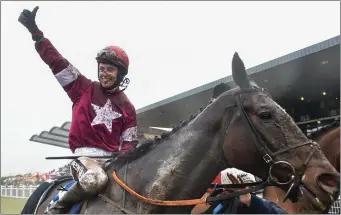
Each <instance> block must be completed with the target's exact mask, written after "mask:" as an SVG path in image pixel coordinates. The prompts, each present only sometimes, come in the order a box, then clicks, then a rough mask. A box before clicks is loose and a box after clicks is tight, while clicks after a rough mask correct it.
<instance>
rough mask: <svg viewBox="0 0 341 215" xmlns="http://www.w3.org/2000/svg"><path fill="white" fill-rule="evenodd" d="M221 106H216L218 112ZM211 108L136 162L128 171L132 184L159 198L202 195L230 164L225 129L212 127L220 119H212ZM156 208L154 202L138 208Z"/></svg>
mask: <svg viewBox="0 0 341 215" xmlns="http://www.w3.org/2000/svg"><path fill="white" fill-rule="evenodd" d="M218 110H219V109H218ZM218 110H217V109H214V111H215V112H217V111H218ZM219 111H221V112H222V113H221V115H220V120H221V116H222V115H223V108H221V109H220V110H219ZM210 112H212V110H206V113H204V112H203V113H202V114H200V115H199V116H198V117H197V118H196V119H195V120H194V121H192V122H190V123H189V124H188V126H186V127H185V128H183V129H181V130H180V131H178V132H177V133H175V134H173V135H172V136H170V137H169V138H167V139H165V140H163V141H162V142H161V143H160V144H159V145H158V146H157V147H155V148H154V149H153V150H151V151H149V152H148V153H147V154H146V155H144V156H143V157H141V158H139V159H138V160H136V161H134V162H132V163H131V166H133V167H134V168H132V169H131V170H130V173H129V175H128V177H129V178H130V182H131V183H130V186H131V187H132V188H133V189H134V190H137V191H140V193H142V194H144V195H145V196H146V197H148V198H152V199H158V200H176V199H179V200H180V199H192V198H199V197H201V195H202V194H204V193H205V191H206V189H207V186H208V184H209V183H211V182H212V181H213V179H214V177H215V176H216V175H217V174H218V173H219V171H221V170H222V169H223V168H225V167H226V162H225V159H224V156H223V151H222V137H223V135H222V132H221V131H222V130H221V128H216V130H215V131H211V129H212V128H211V125H212V126H213V124H214V121H218V119H212V118H213V117H210V116H211V115H212V113H210ZM216 114H217V113H216ZM216 118H218V117H216ZM199 125H201V126H199ZM120 172H121V173H122V172H123V170H120ZM141 182H142V183H141ZM140 208H141V207H140ZM156 208H157V207H156ZM155 211H157V210H155V207H154V206H150V205H148V206H146V205H145V206H143V210H142V211H141V210H139V208H137V213H151V212H155ZM157 212H160V213H161V212H163V211H157Z"/></svg>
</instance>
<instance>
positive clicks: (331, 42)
mask: <svg viewBox="0 0 341 215" xmlns="http://www.w3.org/2000/svg"><path fill="white" fill-rule="evenodd" d="M337 45H340V35H339V36H336V37H333V38H330V39H328V40H325V41H322V42H320V43H317V44H314V45H311V46H309V47H306V48H303V49H301V50H298V51H295V52H292V53H290V54H287V55H284V56H282V57H279V58H276V59H273V60H270V61H268V62H265V63H262V64H260V65H258V66H254V67H251V68H249V69H247V70H246V73H247V74H248V75H252V74H255V73H258V72H261V71H264V70H267V69H270V68H272V67H276V66H279V65H281V64H284V63H287V62H289V61H293V60H296V59H298V58H301V57H304V56H307V55H310V54H313V53H316V52H319V51H321V50H324V49H328V48H330V47H333V46H337ZM232 80H233V79H232V75H230V76H227V77H225V78H221V79H218V80H216V81H213V82H210V83H208V84H205V85H202V86H199V87H196V88H194V89H191V90H189V91H186V92H183V93H180V94H178V95H175V96H172V97H170V98H167V99H164V100H161V101H159V102H156V103H153V104H150V105H147V106H145V107H142V108H139V109H138V110H137V111H136V113H137V114H139V113H143V112H145V111H148V110H151V109H154V108H156V107H159V106H162V105H165V104H168V103H171V102H174V101H176V100H179V99H182V98H185V97H189V96H191V95H194V94H197V93H200V92H203V91H205V90H209V89H212V88H214V87H215V86H216V85H217V84H220V83H222V82H224V83H228V82H231V81H232Z"/></svg>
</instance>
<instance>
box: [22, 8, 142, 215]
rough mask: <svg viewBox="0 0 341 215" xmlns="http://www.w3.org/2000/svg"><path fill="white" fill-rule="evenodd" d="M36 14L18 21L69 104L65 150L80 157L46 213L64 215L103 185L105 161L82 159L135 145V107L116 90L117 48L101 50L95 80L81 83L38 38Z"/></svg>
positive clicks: (121, 77) (124, 65) (122, 71)
mask: <svg viewBox="0 0 341 215" xmlns="http://www.w3.org/2000/svg"><path fill="white" fill-rule="evenodd" d="M37 10H38V7H35V8H34V9H33V11H29V10H23V12H22V13H21V14H20V16H19V19H18V21H19V22H20V23H21V24H23V25H24V26H25V27H26V28H27V29H28V31H29V32H30V33H31V35H32V39H33V40H34V41H35V48H36V50H37V52H38V54H39V55H40V57H41V59H42V60H43V61H44V62H45V63H46V64H47V65H48V66H49V67H50V69H51V70H52V73H53V75H54V76H55V77H56V79H57V81H58V82H59V84H60V85H61V86H62V87H63V89H64V90H65V91H66V93H67V95H68V96H69V98H70V99H71V101H72V103H73V105H72V123H71V128H70V132H69V146H70V149H71V151H72V152H73V153H74V154H75V155H78V156H80V157H79V158H78V159H76V160H74V161H72V162H71V164H70V166H71V170H72V172H73V174H72V175H73V178H74V180H76V181H77V183H75V184H73V186H72V187H71V188H70V189H69V191H68V192H67V193H66V194H65V195H64V196H62V197H61V198H60V199H59V200H58V201H57V202H56V204H55V205H54V206H52V208H50V209H49V211H48V212H49V213H66V210H67V209H69V207H70V206H72V204H73V203H75V202H78V201H80V200H82V199H84V198H89V197H92V196H96V195H97V194H98V193H100V192H101V191H103V190H104V189H105V188H106V186H107V182H108V176H107V174H106V173H105V171H104V170H103V169H102V165H103V164H104V162H105V160H103V159H97V160H94V159H91V158H88V157H87V156H111V155H112V152H122V153H127V152H130V151H131V150H132V149H133V148H134V144H135V141H137V124H136V112H135V108H134V106H133V104H132V103H131V102H130V101H129V99H128V98H127V96H126V95H125V94H124V93H123V90H124V89H125V88H126V86H125V87H124V88H123V89H120V86H124V84H128V83H129V81H128V79H126V78H125V76H126V75H127V74H128V66H129V58H128V56H127V54H126V53H125V52H124V51H123V49H121V48H119V47H118V46H107V47H106V48H104V49H102V50H101V51H99V53H98V54H97V57H96V61H97V64H98V80H99V82H98V81H96V82H93V81H91V80H89V79H87V78H86V77H85V76H83V75H82V74H81V73H80V72H79V71H78V69H76V67H74V66H73V65H72V64H71V63H70V62H69V61H68V60H66V59H65V58H64V57H63V56H62V55H61V54H60V53H59V52H58V51H57V49H56V48H55V47H54V46H53V45H52V43H51V42H50V41H49V40H48V39H47V38H45V37H44V34H43V32H42V31H41V30H40V29H39V28H38V27H37V25H36V22H35V16H36V13H37ZM127 82H128V83H127Z"/></svg>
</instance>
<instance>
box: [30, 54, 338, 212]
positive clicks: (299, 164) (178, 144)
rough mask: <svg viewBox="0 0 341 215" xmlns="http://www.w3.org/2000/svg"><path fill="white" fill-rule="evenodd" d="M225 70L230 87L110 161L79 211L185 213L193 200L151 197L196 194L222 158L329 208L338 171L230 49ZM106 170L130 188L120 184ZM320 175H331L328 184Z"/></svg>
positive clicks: (221, 165) (317, 209) (219, 167)
mask: <svg viewBox="0 0 341 215" xmlns="http://www.w3.org/2000/svg"><path fill="white" fill-rule="evenodd" d="M232 76H233V79H234V81H235V83H236V84H237V85H238V87H237V88H234V89H231V90H229V91H226V92H225V93H223V94H222V95H221V96H219V98H218V99H217V100H216V101H215V102H213V103H211V104H210V105H208V106H207V107H206V108H205V109H204V110H202V111H201V112H200V113H199V114H198V115H196V116H193V117H191V118H190V120H188V121H186V122H183V123H182V125H181V126H180V127H178V128H176V129H175V130H174V132H171V133H169V134H165V135H162V138H161V139H157V140H155V141H149V142H148V143H144V144H141V147H138V148H136V150H135V152H133V153H132V154H130V155H128V156H126V157H121V158H119V159H116V160H115V161H113V163H112V164H113V165H112V166H111V167H110V169H109V170H108V171H107V173H108V175H109V176H110V177H109V180H110V182H109V184H108V187H107V188H106V190H105V191H104V192H103V193H102V194H101V195H99V196H97V197H94V198H93V199H91V200H89V202H88V205H87V209H86V211H85V213H91V214H98V213H102V214H108V213H129V212H132V213H190V212H191V209H192V208H193V206H194V205H195V204H197V202H196V203H194V204H192V205H193V206H192V205H188V206H179V204H178V203H175V204H172V206H169V204H167V206H160V205H158V203H159V202H157V201H155V200H159V201H174V200H189V199H199V198H200V197H201V196H202V195H203V194H204V193H205V191H206V189H207V187H208V185H209V184H210V183H211V182H212V181H213V179H214V178H215V177H216V175H217V174H218V173H219V172H220V171H221V170H223V169H225V168H227V167H228V165H231V166H234V167H236V168H239V169H242V170H244V171H247V172H250V173H252V174H254V175H256V176H258V177H260V178H266V177H267V176H269V175H271V179H272V181H276V182H277V183H283V184H285V185H281V188H282V189H284V190H286V191H288V190H289V186H290V185H291V184H292V183H294V182H295V185H297V186H298V187H299V188H300V190H301V191H302V192H303V193H304V195H305V196H306V197H307V199H308V200H309V202H310V204H311V205H313V206H314V208H315V209H314V212H323V211H324V208H323V207H321V205H323V206H324V207H327V208H329V207H330V205H331V204H332V199H333V198H336V196H338V195H339V177H340V175H339V173H338V172H337V171H336V170H335V169H334V168H333V166H332V165H331V164H330V162H329V161H328V160H327V158H326V157H325V156H324V154H323V152H322V151H321V150H320V148H319V146H318V144H317V143H315V142H313V141H311V140H309V139H308V138H307V137H306V136H305V135H304V134H303V133H302V131H301V130H300V129H299V128H298V127H297V125H296V124H295V122H294V121H293V120H292V118H291V117H290V116H289V115H288V114H287V113H286V112H285V110H284V109H283V108H281V107H280V106H279V105H278V104H277V103H276V102H274V101H273V100H272V99H271V97H270V95H268V93H267V92H265V90H264V89H261V88H259V87H258V86H257V85H256V84H255V83H254V82H252V81H250V79H249V78H248V76H247V74H246V71H245V67H244V64H243V62H242V60H241V59H240V58H239V56H238V54H237V53H235V55H234V56H233V60H232ZM142 146H145V147H142ZM148 147H149V148H148ZM127 160H129V162H128V161H127ZM270 167H271V168H270ZM291 168H292V169H291ZM269 169H271V171H269ZM113 171H115V173H116V174H117V176H118V178H119V179H120V180H122V181H123V182H124V184H126V185H127V186H128V188H130V189H131V190H133V191H134V192H136V193H137V194H133V195H132V194H131V193H129V192H127V191H126V190H125V189H127V188H125V189H123V187H122V186H123V185H122V186H121V185H120V184H118V183H117V182H116V181H115V180H114V178H113V177H114V175H113ZM298 173H301V174H298ZM325 176H328V177H330V178H333V180H334V181H336V182H337V183H336V184H334V185H330V184H329V183H328V181H325V180H324V177H325ZM324 186H328V187H329V188H330V189H324ZM56 189H57V187H55V188H54V189H52V190H51V191H49V193H48V195H47V198H46V199H44V200H43V201H42V204H40V206H39V209H38V210H37V212H38V213H43V212H44V210H45V209H46V206H47V205H48V203H49V202H50V201H51V199H52V194H53V193H55V191H56ZM138 194H139V195H140V196H139V197H138ZM289 194H291V195H290V198H295V196H296V194H298V193H297V192H295V191H294V190H289ZM103 196H104V197H105V198H103ZM317 200H318V201H317ZM148 201H150V202H148ZM204 201H205V200H204ZM163 203H164V202H163ZM187 203H188V202H187ZM122 208H125V209H124V210H123V209H122ZM127 210H129V211H127ZM26 212H27V211H26Z"/></svg>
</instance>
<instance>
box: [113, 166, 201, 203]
mask: <svg viewBox="0 0 341 215" xmlns="http://www.w3.org/2000/svg"><path fill="white" fill-rule="evenodd" d="M112 177H113V178H114V180H115V181H116V182H117V183H118V184H119V185H121V187H123V189H125V190H126V191H127V192H128V193H130V194H131V195H133V196H136V197H137V198H138V199H140V200H142V201H144V202H147V203H149V204H153V205H160V206H188V205H197V204H203V203H206V195H204V196H203V197H202V198H201V199H190V200H176V201H161V200H154V199H149V198H146V197H144V196H141V195H140V194H138V193H136V192H135V191H134V190H132V189H131V188H130V187H128V186H127V185H126V184H125V183H124V182H122V181H121V180H120V179H119V178H118V177H117V175H116V172H115V171H113V172H112Z"/></svg>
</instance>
